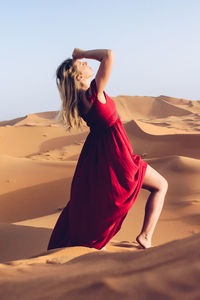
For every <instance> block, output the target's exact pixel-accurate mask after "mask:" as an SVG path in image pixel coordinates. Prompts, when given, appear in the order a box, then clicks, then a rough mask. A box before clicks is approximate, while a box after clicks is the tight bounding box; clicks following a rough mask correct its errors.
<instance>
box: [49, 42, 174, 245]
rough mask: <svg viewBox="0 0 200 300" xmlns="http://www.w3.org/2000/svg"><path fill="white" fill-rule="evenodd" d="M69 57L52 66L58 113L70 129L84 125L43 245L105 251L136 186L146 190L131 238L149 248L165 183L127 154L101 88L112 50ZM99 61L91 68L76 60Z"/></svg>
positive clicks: (77, 51) (117, 120)
mask: <svg viewBox="0 0 200 300" xmlns="http://www.w3.org/2000/svg"><path fill="white" fill-rule="evenodd" d="M72 57H73V59H67V60H65V61H64V62H63V63H62V64H61V65H60V66H59V67H58V69H57V73H56V75H57V86H58V89H59V92H60V96H61V99H62V105H63V107H62V116H63V119H64V120H65V121H66V123H67V124H68V127H69V129H70V128H72V127H76V126H77V127H80V128H82V125H83V120H84V121H85V122H86V123H87V126H89V128H90V133H89V134H88V136H87V138H86V141H85V143H84V145H83V148H82V151H81V153H80V156H79V159H78V163H77V166H76V170H75V173H74V176H73V180H72V185H71V192H70V201H69V202H68V203H67V205H66V207H65V208H64V209H63V211H62V213H61V215H60V217H59V218H58V221H57V223H56V225H55V227H54V230H53V232H52V235H51V238H50V241H49V245H48V249H53V248H60V247H67V246H85V247H91V248H92V247H93V248H96V249H105V245H106V244H107V243H108V241H109V240H110V239H111V238H112V237H113V236H114V235H115V234H116V233H117V232H118V231H119V230H120V228H121V225H122V223H123V221H124V219H125V217H126V215H127V213H128V211H129V210H130V208H131V207H132V205H133V203H134V202H135V200H136V198H137V196H138V193H139V191H140V189H141V188H144V189H147V190H149V191H150V192H151V193H150V195H149V197H148V199H147V203H146V207H145V217H144V224H143V227H142V230H141V232H140V234H139V235H138V236H137V237H136V241H137V242H138V243H139V244H140V246H141V247H142V248H149V247H151V239H152V235H153V232H154V229H155V226H156V223H157V221H158V218H159V216H160V213H161V210H162V207H163V203H164V198H165V195H166V192H167V188H168V183H167V181H166V179H165V178H164V177H162V176H161V175H160V174H159V173H158V172H157V171H155V170H154V169H153V168H152V167H151V166H150V165H148V164H147V162H145V161H143V160H142V159H141V157H140V156H139V155H136V154H134V153H133V149H132V147H131V145H130V142H129V140H128V137H127V134H126V132H125V129H124V127H123V124H122V122H121V120H120V118H119V116H118V114H117V110H116V106H115V103H114V101H113V100H112V99H111V98H110V97H109V96H108V95H107V94H106V93H105V91H104V89H105V87H106V84H107V82H108V80H109V77H110V74H111V70H112V65H113V52H112V51H111V50H107V49H99V50H89V51H84V50H81V49H78V48H75V49H74V51H73V54H72ZM83 58H87V59H95V60H98V61H99V62H100V66H99V69H98V71H97V74H96V76H95V78H94V79H93V80H92V81H91V77H92V76H93V74H94V71H93V70H92V69H91V68H90V67H89V66H88V64H87V63H86V62H83V61H82V59H83Z"/></svg>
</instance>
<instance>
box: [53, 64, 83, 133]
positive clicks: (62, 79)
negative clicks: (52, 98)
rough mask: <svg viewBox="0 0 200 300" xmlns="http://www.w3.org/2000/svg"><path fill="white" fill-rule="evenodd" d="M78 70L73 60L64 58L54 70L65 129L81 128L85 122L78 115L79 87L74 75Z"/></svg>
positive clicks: (79, 103) (79, 102) (76, 74)
mask: <svg viewBox="0 0 200 300" xmlns="http://www.w3.org/2000/svg"><path fill="white" fill-rule="evenodd" d="M78 75H79V72H78V70H77V68H76V66H75V65H74V60H73V59H71V58H68V59H66V60H64V61H63V62H62V63H61V64H60V65H59V66H58V68H57V70H56V84H57V87H58V90H59V94H60V98H61V100H62V108H61V111H60V114H61V117H62V119H63V121H64V126H65V127H67V128H66V129H67V130H69V131H70V130H71V129H72V128H79V129H83V127H84V125H85V122H84V120H83V119H82V118H81V116H80V105H81V89H79V86H78V83H77V80H76V77H77V76H78Z"/></svg>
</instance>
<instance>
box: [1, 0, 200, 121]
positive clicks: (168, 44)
mask: <svg viewBox="0 0 200 300" xmlns="http://www.w3.org/2000/svg"><path fill="white" fill-rule="evenodd" d="M199 16H200V1H199V0H187V1H186V0H167V1H165V0H137V1H135V0H123V1H121V0H110V1H109V0H101V1H95V0H84V1H78V0H77V1H72V0H65V1H64V0H54V1H52V0H33V1H31V0H29V1H28V0H26V1H25V0H24V1H22V0H18V1H15V0H12V1H10V0H7V1H0V44H1V47H0V80H1V84H0V104H1V109H0V121H3V120H10V119H14V118H17V117H23V116H25V115H27V114H30V113H37V112H43V111H52V110H59V109H60V107H61V100H60V98H59V93H58V91H57V87H56V82H55V72H56V68H57V66H58V65H59V64H60V63H61V62H62V61H63V60H64V59H66V58H68V57H71V55H72V52H73V49H74V48H76V47H77V48H81V49H83V50H91V49H102V48H103V49H112V50H113V52H114V65H113V70H112V73H111V77H110V79H109V82H108V84H107V86H106V89H105V91H106V92H107V94H108V95H109V96H111V97H115V96H117V95H130V96H155V97H157V96H159V95H166V96H171V97H177V98H184V99H190V100H200V89H199V87H200V84H199V83H200V79H199V77H200V76H199V70H200V59H199V53H200V17H199ZM87 62H88V64H89V65H90V66H91V67H92V68H94V70H95V72H96V71H97V69H98V66H99V62H97V61H94V60H87Z"/></svg>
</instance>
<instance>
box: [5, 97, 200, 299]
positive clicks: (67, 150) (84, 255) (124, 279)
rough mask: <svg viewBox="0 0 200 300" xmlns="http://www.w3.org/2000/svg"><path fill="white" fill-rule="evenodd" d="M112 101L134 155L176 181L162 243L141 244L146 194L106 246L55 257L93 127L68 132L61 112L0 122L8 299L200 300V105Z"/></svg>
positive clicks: (159, 233)
mask: <svg viewBox="0 0 200 300" xmlns="http://www.w3.org/2000/svg"><path fill="white" fill-rule="evenodd" d="M113 99H114V101H115V103H116V106H117V110H118V113H119V116H120V118H121V120H122V122H123V124H124V127H125V129H126V132H127V135H128V137H129V139H130V142H131V144H132V147H133V150H134V153H136V154H139V155H141V157H142V158H143V159H144V160H146V161H147V162H148V164H150V165H151V166H152V167H153V168H154V169H156V170H157V171H158V172H159V173H160V174H161V175H163V176H164V177H165V178H166V179H167V181H168V183H169V189H168V192H167V195H166V198H165V204H164V207H163V211H162V214H161V216H160V219H159V222H158V224H157V227H156V230H155V232H154V235H153V241H152V242H153V246H154V247H152V248H151V249H145V250H144V249H141V247H140V246H139V245H138V243H137V242H136V241H135V238H136V236H137V234H138V233H139V232H140V230H141V226H142V223H143V218H144V208H145V203H146V199H147V197H148V195H149V193H150V192H149V191H147V190H144V189H141V191H140V193H139V196H138V198H137V200H136V202H135V204H134V206H133V207H132V208H131V210H130V211H129V213H128V215H127V217H126V219H125V221H124V223H123V225H122V227H121V230H120V231H119V232H118V233H117V234H116V235H115V236H114V237H113V239H112V240H110V242H109V243H108V244H107V245H106V249H104V250H100V251H99V250H96V249H92V248H87V247H68V248H61V249H56V250H51V251H47V245H48V241H49V238H50V235H51V231H52V229H53V227H54V225H55V222H56V220H57V218H58V216H59V214H60V213H61V211H62V209H63V207H64V206H65V205H66V204H67V202H68V201H69V196H70V186H71V181H72V177H73V173H74V170H75V167H76V163H77V159H78V157H79V154H80V151H81V149H82V146H83V144H84V141H85V139H86V137H87V135H88V133H89V129H88V127H86V126H85V128H84V130H82V131H81V130H77V129H74V130H72V132H70V133H69V132H66V130H65V128H64V127H63V125H62V122H61V121H60V119H59V118H58V113H57V112H56V111H52V112H42V113H37V114H30V115H27V116H25V117H23V116H22V117H21V118H17V119H14V120H9V121H4V122H0V144H1V147H0V166H1V168H0V184H1V189H0V204H1V210H0V274H1V276H0V298H1V299H63V297H66V296H69V297H70V299H94V298H95V299H102V298H104V297H106V298H107V299H199V298H200V287H199V280H200V262H199V257H200V251H199V243H200V183H199V178H200V177H199V175H200V151H199V149H200V101H191V100H186V99H176V98H172V97H166V96H160V97H139V96H135V97H132V96H123V95H121V96H118V97H115V98H113ZM94 296H95V297H94Z"/></svg>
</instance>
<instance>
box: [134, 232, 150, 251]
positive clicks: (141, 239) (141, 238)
mask: <svg viewBox="0 0 200 300" xmlns="http://www.w3.org/2000/svg"><path fill="white" fill-rule="evenodd" d="M136 241H137V242H138V244H140V246H141V247H142V248H144V249H147V248H151V238H149V237H148V236H147V235H146V234H144V233H141V234H139V235H138V236H137V237H136Z"/></svg>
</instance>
